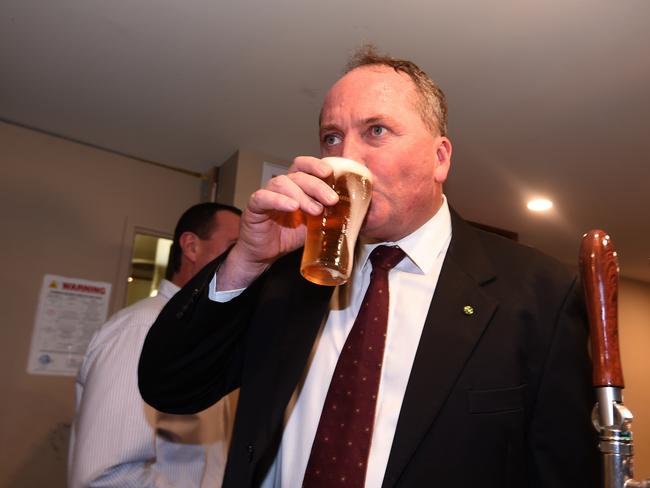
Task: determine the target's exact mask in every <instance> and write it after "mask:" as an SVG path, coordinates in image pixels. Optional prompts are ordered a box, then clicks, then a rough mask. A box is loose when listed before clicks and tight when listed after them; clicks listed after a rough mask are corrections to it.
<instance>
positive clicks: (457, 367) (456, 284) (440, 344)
mask: <svg viewBox="0 0 650 488" xmlns="http://www.w3.org/2000/svg"><path fill="white" fill-rule="evenodd" d="M493 278H494V273H493V272H492V270H491V267H490V266H489V262H488V260H487V259H486V258H485V257H484V252H483V250H482V248H481V246H480V244H479V243H478V241H477V238H476V236H475V234H474V231H473V229H471V228H469V226H468V224H465V223H464V222H463V221H462V220H460V218H459V217H458V216H457V215H456V214H455V213H453V212H452V241H451V243H450V247H449V250H448V252H447V256H446V257H445V262H444V264H443V267H442V270H441V272H440V277H439V279H438V285H437V287H436V291H435V294H434V297H433V300H432V302H431V306H430V308H429V312H428V314H427V318H426V321H425V324H424V329H423V331H422V337H421V339H420V343H419V346H418V350H417V353H416V355H415V359H414V363H413V368H412V371H411V375H410V378H409V382H408V385H407V388H406V392H405V395H404V401H403V403H402V408H401V411H400V416H399V420H398V423H397V429H396V432H395V438H394V440H393V445H392V448H391V453H390V457H389V460H388V466H387V468H386V475H385V477H384V483H383V486H384V487H389V486H393V485H394V484H395V481H396V480H397V479H398V478H399V476H400V474H401V472H402V471H403V469H404V468H405V467H406V465H407V463H408V461H409V459H411V457H412V455H413V453H414V451H415V450H416V449H417V447H418V445H419V443H420V442H421V440H422V438H423V436H424V435H425V434H426V432H427V430H428V429H429V427H430V426H431V424H432V423H433V422H434V421H435V419H436V417H437V415H438V413H439V412H440V409H441V408H442V406H443V405H444V403H445V401H446V399H447V397H448V395H449V393H450V392H451V391H452V389H453V387H454V384H455V382H456V380H457V378H458V376H459V375H460V373H461V371H462V370H463V368H464V365H465V363H466V362H467V360H468V358H469V357H470V356H471V354H472V350H473V349H474V347H475V345H476V343H477V342H478V340H479V339H480V337H481V335H482V333H483V331H484V330H485V328H486V327H487V325H488V323H489V321H490V319H491V317H492V315H493V314H494V311H495V310H496V308H497V302H496V301H495V300H494V299H493V298H492V297H490V296H489V295H488V294H487V293H485V291H484V290H483V289H482V287H481V285H482V284H485V283H486V282H487V281H491V280H492V279H493ZM466 306H470V307H471V310H470V309H466V308H465V307H466Z"/></svg>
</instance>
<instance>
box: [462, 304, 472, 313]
mask: <svg viewBox="0 0 650 488" xmlns="http://www.w3.org/2000/svg"><path fill="white" fill-rule="evenodd" d="M463 313H464V314H465V315H474V307H472V306H471V305H465V306H464V307H463Z"/></svg>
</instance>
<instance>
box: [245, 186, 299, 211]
mask: <svg viewBox="0 0 650 488" xmlns="http://www.w3.org/2000/svg"><path fill="white" fill-rule="evenodd" d="M299 208H300V204H299V203H298V201H297V200H296V199H295V198H292V197H290V196H287V195H284V194H282V193H278V192H275V191H271V190H268V189H266V188H261V189H259V190H257V191H255V192H254V193H253V194H252V195H251V196H250V198H249V200H248V210H250V211H251V212H252V213H255V214H266V213H268V212H270V211H274V210H277V211H280V212H295V211H296V210H298V209H299Z"/></svg>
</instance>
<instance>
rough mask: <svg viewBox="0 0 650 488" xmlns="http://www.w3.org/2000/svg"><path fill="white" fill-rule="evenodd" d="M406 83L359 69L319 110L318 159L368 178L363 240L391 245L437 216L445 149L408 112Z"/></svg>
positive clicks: (445, 143) (410, 89) (384, 70)
mask: <svg viewBox="0 0 650 488" xmlns="http://www.w3.org/2000/svg"><path fill="white" fill-rule="evenodd" d="M416 93H417V92H416V88H415V85H414V84H413V82H412V81H411V79H410V78H409V77H408V75H406V74H404V73H398V72H396V71H395V70H393V69H392V68H389V67H386V66H364V67H361V68H357V69H355V70H353V71H351V72H349V73H348V74H347V75H345V76H344V77H343V78H341V79H340V80H339V81H338V82H337V83H336V84H335V85H334V86H333V87H332V88H331V90H330V91H329V92H328V94H327V96H326V97H325V102H324V103H323V110H322V113H321V126H320V145H321V155H322V156H323V157H325V156H341V157H345V158H350V159H354V160H355V161H358V162H360V163H362V164H364V165H366V166H367V167H368V169H370V171H371V172H372V174H373V177H374V185H373V191H372V201H371V203H370V208H369V210H368V215H367V216H366V221H365V223H364V227H363V229H362V234H364V235H365V236H367V237H371V238H375V239H379V240H390V241H396V240H398V239H401V238H402V237H404V236H406V235H408V234H410V233H411V232H413V231H414V230H416V229H417V228H418V227H420V226H421V225H422V224H424V223H425V222H426V221H427V220H429V219H430V218H431V217H432V216H433V215H434V214H435V213H436V212H437V211H438V208H440V205H441V203H442V183H443V182H444V181H445V179H446V177H447V171H448V169H449V164H450V157H451V143H450V142H449V140H448V139H447V138H446V137H442V136H439V135H436V134H433V133H432V132H431V130H430V129H428V128H427V126H426V125H425V123H424V122H423V120H422V118H421V116H420V113H419V111H418V110H417V109H416V107H415V103H416V100H417V98H416V97H417V94H416Z"/></svg>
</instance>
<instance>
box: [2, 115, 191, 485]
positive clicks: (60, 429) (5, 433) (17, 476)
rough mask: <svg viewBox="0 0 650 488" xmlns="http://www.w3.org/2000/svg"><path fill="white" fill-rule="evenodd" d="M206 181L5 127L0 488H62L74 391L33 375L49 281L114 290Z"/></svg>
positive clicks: (118, 291)
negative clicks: (146, 244) (152, 234)
mask: <svg viewBox="0 0 650 488" xmlns="http://www.w3.org/2000/svg"><path fill="white" fill-rule="evenodd" d="M200 183H201V181H200V179H199V178H198V177H197V176H196V175H190V174H187V173H182V172H179V171H175V170H171V169H167V168H164V167H160V166H156V165H152V164H148V163H145V162H142V161H137V160H134V159H129V158H127V157H123V156H118V155H115V154H112V153H109V152H105V151H101V150H98V149H94V148H91V147H88V146H84V145H80V144H76V143H73V142H70V141H67V140H64V139H60V138H56V137H51V136H48V135H45V134H42V133H39V132H35V131H30V130H27V129H24V128H20V127H17V126H14V125H10V124H6V123H1V122H0V222H1V223H2V238H1V239H0V256H1V258H0V259H2V273H1V274H0V289H1V290H2V292H1V293H0V310H2V320H1V326H0V357H1V358H2V369H1V370H0V377H1V384H2V401H0V453H1V454H0V456H1V459H2V460H1V461H0V486H7V487H21V488H31V487H34V488H37V487H38V488H42V487H44V486H47V487H49V488H57V487H64V486H65V463H66V454H67V452H66V451H67V442H68V428H69V424H70V422H71V420H72V417H73V414H74V388H73V385H74V381H73V379H72V378H69V377H52V376H37V375H29V374H27V373H26V364H27V355H28V350H29V346H30V340H31V334H32V328H33V323H34V316H35V310H36V304H37V300H38V293H39V289H40V286H41V281H42V279H43V275H44V274H46V273H51V274H59V275H64V276H70V277H75V278H85V279H89V280H99V281H107V282H111V283H112V284H113V293H112V297H111V306H110V311H109V312H113V311H115V310H117V309H119V308H121V307H122V306H123V304H124V299H125V292H126V278H127V273H128V261H129V259H130V253H131V245H132V242H133V233H134V230H135V229H136V228H146V229H152V230H154V231H157V232H162V233H166V234H171V233H172V232H173V229H174V225H175V223H176V220H177V219H178V217H179V216H180V214H181V212H182V211H183V210H184V209H185V208H187V207H189V206H190V205H192V204H194V203H197V202H198V201H199V196H200Z"/></svg>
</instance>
